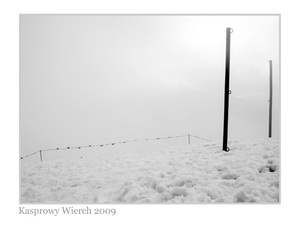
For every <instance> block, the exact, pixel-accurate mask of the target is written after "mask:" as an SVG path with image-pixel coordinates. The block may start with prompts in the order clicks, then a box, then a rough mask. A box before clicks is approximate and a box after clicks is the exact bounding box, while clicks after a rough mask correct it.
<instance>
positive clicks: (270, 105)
mask: <svg viewBox="0 0 300 225" xmlns="http://www.w3.org/2000/svg"><path fill="white" fill-rule="evenodd" d="M269 66H270V98H269V138H270V137H272V103H273V102H272V101H273V96H272V95H273V81H272V76H273V75H272V73H273V71H272V70H273V68H272V60H269Z"/></svg>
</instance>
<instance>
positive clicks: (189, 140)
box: [21, 134, 210, 162]
mask: <svg viewBox="0 0 300 225" xmlns="http://www.w3.org/2000/svg"><path fill="white" fill-rule="evenodd" d="M185 136H187V138H188V140H187V141H188V144H189V145H190V144H191V137H194V138H197V139H201V140H204V141H210V140H208V139H205V138H200V137H198V136H195V135H191V134H187V135H181V136H174V137H170V136H169V137H167V138H154V139H144V140H146V141H149V140H162V139H168V138H179V137H185ZM134 141H138V140H134ZM128 142H130V141H123V142H115V143H111V144H106V145H115V144H116V143H128ZM96 146H99V147H103V146H105V145H96ZM87 147H92V145H87V146H80V147H67V148H55V149H45V150H39V151H37V152H34V153H31V154H29V155H27V156H24V157H21V159H24V158H27V157H29V156H32V155H34V154H36V153H40V160H41V162H42V161H43V154H42V152H43V151H55V150H66V149H75V148H77V149H81V148H87Z"/></svg>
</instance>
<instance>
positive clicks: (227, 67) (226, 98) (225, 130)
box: [223, 27, 232, 152]
mask: <svg viewBox="0 0 300 225" xmlns="http://www.w3.org/2000/svg"><path fill="white" fill-rule="evenodd" d="M231 33H232V28H230V27H228V28H227V29H226V64H225V93H224V126H223V150H224V151H226V152H228V151H229V148H228V147H227V139H228V111H229V94H231V91H230V90H229V75H230V35H231Z"/></svg>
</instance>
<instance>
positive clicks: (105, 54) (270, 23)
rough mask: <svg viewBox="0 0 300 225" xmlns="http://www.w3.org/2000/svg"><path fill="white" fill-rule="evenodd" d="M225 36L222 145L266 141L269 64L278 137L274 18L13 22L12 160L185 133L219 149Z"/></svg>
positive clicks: (33, 18) (35, 18) (25, 18)
mask: <svg viewBox="0 0 300 225" xmlns="http://www.w3.org/2000/svg"><path fill="white" fill-rule="evenodd" d="M227 27H231V28H233V33H232V36H231V73H230V76H231V77H230V90H231V91H232V94H231V95H230V107H229V140H238V139H245V138H255V137H267V135H268V109H269V108H268V107H269V105H268V99H269V64H268V60H272V61H273V135H274V136H279V134H280V132H279V128H280V127H279V122H280V121H279V119H280V114H279V113H280V105H279V104H280V95H279V94H280V93H279V87H280V77H279V41H280V40H279V16H154V15H152V16H146V15H143V16H129V15H127V16H116V15H115V16H112V15H110V16H103V15H102V16H95V15H94V16H83V15H81V16H75V15H65V16H63V15H21V16H20V154H21V155H26V154H30V153H31V152H35V151H38V150H40V149H47V148H55V147H66V146H77V145H88V144H101V143H106V142H114V141H122V140H127V139H139V138H151V137H160V136H162V137H164V136H172V135H181V134H188V133H191V134H194V135H197V136H200V137H203V138H207V139H211V140H221V139H222V134H223V107H224V105H223V104H224V96H223V95H224V81H225V41H226V28H227ZM170 144H172V143H171V142H170ZM176 144H178V142H177V143H176ZM179 144H180V143H179ZM140 147H142V146H140Z"/></svg>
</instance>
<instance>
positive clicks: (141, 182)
mask: <svg viewBox="0 0 300 225" xmlns="http://www.w3.org/2000/svg"><path fill="white" fill-rule="evenodd" d="M229 146H230V148H231V150H230V151H229V152H224V151H222V150H221V144H220V142H202V143H199V144H197V145H189V146H177V147H170V148H164V149H155V148H154V149H152V150H151V151H149V150H147V151H145V150H143V149H141V148H139V149H132V150H130V151H126V152H124V151H119V150H118V149H114V148H109V147H107V148H102V149H101V150H99V151H100V153H99V154H98V155H97V157H93V158H83V159H77V160H65V159H64V160H56V161H48V162H47V161H46V162H35V163H26V162H23V161H22V162H21V164H20V202H21V203H69V204H76V203H86V204H89V203H99V204H100V203H106V204H107V203H108V204H109V203H236V202H237V203H241V202H243V203H253V202H254V203H276V202H279V199H280V190H279V184H280V178H279V175H280V168H279V164H280V160H279V155H280V151H279V140H278V139H276V138H268V139H255V140H254V139H253V140H245V141H231V142H229Z"/></svg>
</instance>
